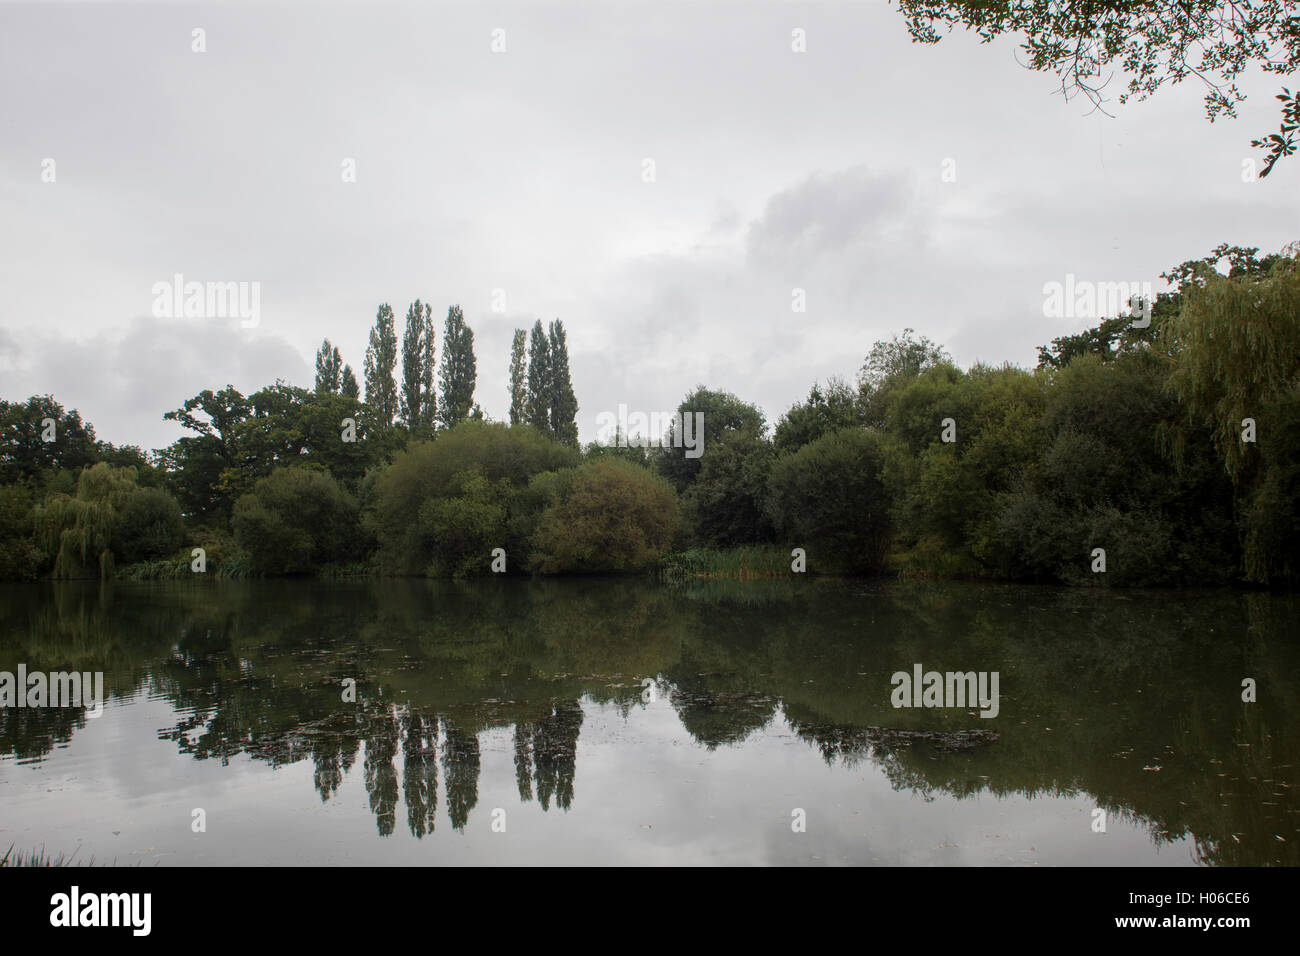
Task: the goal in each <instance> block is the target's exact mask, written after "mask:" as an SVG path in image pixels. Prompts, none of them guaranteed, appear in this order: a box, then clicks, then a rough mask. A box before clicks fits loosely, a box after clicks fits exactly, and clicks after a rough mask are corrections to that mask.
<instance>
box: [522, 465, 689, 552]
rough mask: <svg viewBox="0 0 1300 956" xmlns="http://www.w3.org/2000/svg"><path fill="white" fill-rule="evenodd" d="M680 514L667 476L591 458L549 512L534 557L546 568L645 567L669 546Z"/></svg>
mask: <svg viewBox="0 0 1300 956" xmlns="http://www.w3.org/2000/svg"><path fill="white" fill-rule="evenodd" d="M680 520H681V517H680V514H679V512H678V507H677V496H676V495H675V494H674V493H673V489H672V487H671V486H670V485H669V484H668V482H667V481H665V480H664V479H663V478H660V477H659V476H657V475H654V474H652V473H651V472H649V471H647V470H646V469H645V468H642V467H640V466H639V465H634V464H631V463H629V462H625V461H620V460H618V459H615V458H601V459H596V460H594V461H589V462H586V463H584V464H583V465H581V466H580V467H579V468H577V470H576V471H575V472H574V473H573V476H572V479H571V481H570V482H569V487H568V489H567V493H566V494H565V495H564V497H563V499H562V500H560V501H558V502H556V503H554V504H552V505H551V506H550V507H548V508H547V509H546V511H545V512H544V513H543V515H542V519H541V523H540V524H539V526H538V528H537V533H536V534H535V535H534V536H533V542H532V545H533V549H532V552H533V553H532V562H531V563H532V566H533V568H534V569H535V570H537V571H540V572H542V573H543V574H554V573H558V572H565V571H579V572H581V571H640V570H644V569H646V568H648V567H650V566H651V565H652V564H653V563H654V562H655V561H657V560H658V559H659V558H660V557H661V556H662V555H664V554H665V553H666V552H667V551H668V549H669V547H670V546H671V545H672V542H673V538H674V536H675V535H676V533H677V531H678V524H679V522H680Z"/></svg>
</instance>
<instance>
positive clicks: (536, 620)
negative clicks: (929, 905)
mask: <svg viewBox="0 0 1300 956" xmlns="http://www.w3.org/2000/svg"><path fill="white" fill-rule="evenodd" d="M1297 612H1300V599H1298V598H1297V597H1296V596H1294V595H1269V594H1231V593H1224V592H1211V591H1205V592H1201V591H1196V592H1186V591H1182V592H1169V591H1166V592H1158V591H1156V592H1147V591H1144V592H1131V591H1126V592H1121V591H1107V590H1065V589H1057V588H1047V587H1043V588H1038V587H1021V586H1003V585H991V584H920V585H904V584H897V583H880V582H867V583H863V582H843V581H828V580H809V581H799V582H789V581H774V582H700V583H698V584H693V585H688V586H685V587H667V586H661V585H657V584H652V583H648V582H643V581H629V580H625V579H606V578H598V579H577V580H550V581H535V582H530V581H524V580H505V581H495V580H494V581H485V582H482V583H475V584H464V585H459V584H448V583H435V582H427V581H380V582H374V581H363V582H343V583H338V582H314V581H268V582H252V583H222V582H204V583H202V584H189V583H185V584H182V583H159V584H122V583H118V584H113V585H107V586H102V587H101V586H100V585H80V584H61V585H54V584H48V583H46V584H40V585H28V586H9V585H6V586H3V587H0V670H7V671H10V672H16V670H17V666H18V665H19V664H20V663H21V664H25V665H26V666H27V668H28V671H29V672H30V671H36V670H41V671H57V670H68V669H74V668H75V669H76V670H80V671H103V672H104V682H105V690H106V691H107V693H108V695H109V697H110V699H109V702H108V704H107V706H106V708H105V711H104V713H103V715H102V716H100V717H98V718H87V716H86V715H85V713H84V711H79V710H74V709H70V708H69V709H46V710H31V709H27V708H24V709H21V710H19V709H12V708H11V709H6V710H2V711H0V855H3V852H4V850H5V849H7V848H8V847H9V846H10V845H11V844H12V845H13V846H14V847H15V849H16V850H31V849H35V848H39V847H44V848H45V850H46V851H47V852H49V853H51V854H57V853H65V854H73V853H75V854H76V857H75V858H76V859H77V860H79V861H88V860H90V859H91V858H93V859H94V860H95V862H97V863H108V862H116V863H118V864H136V863H140V862H143V863H144V864H145V865H153V864H155V863H158V864H160V865H162V866H176V865H216V864H234V865H261V864H298V863H304V864H347V863H377V864H410V865H429V864H496V863H521V864H544V863H564V864H568V863H611V864H697V863H698V864H713V863H726V864H768V863H780V864H809V865H821V864H867V865H871V864H878V865H972V864H977V865H1003V864H1008V865H1030V866H1032V865H1046V866H1051V865H1067V864H1082V865H1092V864H1121V865H1128V864H1132V865H1156V866H1187V865H1198V864H1200V865H1243V864H1244V865H1261V864H1287V865H1296V864H1298V863H1300V799H1297V796H1298V795H1300V774H1297V769H1296V768H1297V766H1298V765H1300V743H1298V738H1297V733H1296V731H1297V719H1298V718H1300V640H1297V630H1298V629H1297V624H1296V622H1297V620H1300V616H1298V613H1297ZM915 664H921V665H922V666H923V667H924V668H925V670H927V671H928V670H938V671H970V670H973V671H997V672H998V673H999V675H1000V681H999V690H1000V696H1001V699H1000V707H999V713H998V715H997V716H996V717H995V718H992V719H989V718H982V717H980V716H979V714H978V711H977V709H976V708H975V707H963V708H956V709H895V708H894V707H893V706H892V705H891V700H890V697H891V692H892V690H893V687H892V685H891V683H890V677H891V675H892V674H893V673H894V672H896V671H908V672H911V670H912V668H913V666H914V665H915ZM1247 677H1250V678H1254V679H1255V680H1256V681H1257V684H1258V692H1257V693H1258V701H1257V702H1255V703H1244V702H1243V701H1242V699H1241V693H1242V691H1241V683H1242V680H1243V679H1244V678H1247ZM347 679H354V680H355V681H356V700H355V702H354V703H353V702H347V701H344V700H343V687H344V682H345V681H346V680H347ZM972 731H974V732H977V733H972ZM197 808H202V810H203V811H204V814H205V817H206V832H202V833H195V832H193V829H192V820H193V813H194V811H195V809H197ZM1097 808H1100V809H1102V810H1104V811H1105V814H1106V829H1105V832H1104V833H1099V832H1094V830H1093V822H1094V819H1095V815H1094V810H1095V809H1097ZM798 811H802V815H801V814H799V813H798ZM801 817H802V818H803V819H805V820H806V829H805V830H804V831H803V832H797V827H796V826H795V825H794V824H795V823H796V821H797V820H798V819H800V818H801ZM494 823H495V827H494ZM503 827H504V832H500V831H501V830H502V828H503Z"/></svg>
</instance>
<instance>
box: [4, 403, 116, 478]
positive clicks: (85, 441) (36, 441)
mask: <svg viewBox="0 0 1300 956" xmlns="http://www.w3.org/2000/svg"><path fill="white" fill-rule="evenodd" d="M47 420H49V424H47ZM51 425H52V426H53V427H52V430H51ZM46 435H52V437H53V440H52V441H45V439H44V437H43V436H46ZM97 460H98V454H97V449H96V446H95V430H94V429H93V428H91V427H90V426H89V425H87V424H86V423H84V422H83V421H82V420H81V415H80V413H79V412H77V411H76V410H75V409H74V410H72V411H71V412H65V411H64V410H63V406H62V405H60V404H59V403H58V402H56V401H55V400H54V396H53V395H33V396H32V397H31V398H29V399H27V401H25V402H7V401H4V400H3V399H0V483H3V484H9V483H11V482H15V481H20V480H23V479H32V478H35V477H37V476H39V475H41V474H43V473H45V472H48V471H51V470H53V469H76V468H83V467H85V466H86V465H90V464H92V463H94V462H95V461H97Z"/></svg>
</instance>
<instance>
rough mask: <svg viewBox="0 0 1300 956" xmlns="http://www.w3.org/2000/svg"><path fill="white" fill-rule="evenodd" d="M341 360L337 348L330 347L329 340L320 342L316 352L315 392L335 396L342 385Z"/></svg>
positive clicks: (334, 346)
mask: <svg viewBox="0 0 1300 956" xmlns="http://www.w3.org/2000/svg"><path fill="white" fill-rule="evenodd" d="M342 375H343V359H342V357H341V356H340V355H339V350H338V346H336V345H331V344H330V340H329V339H326V340H325V341H323V342H321V344H320V348H319V349H317V350H316V391H317V392H322V393H325V394H329V395H337V394H338V391H339V388H340V387H341V385H342V381H341V378H342Z"/></svg>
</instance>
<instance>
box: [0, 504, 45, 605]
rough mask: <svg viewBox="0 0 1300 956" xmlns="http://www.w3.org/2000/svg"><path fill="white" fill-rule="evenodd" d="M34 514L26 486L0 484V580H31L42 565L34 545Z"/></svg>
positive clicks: (39, 550) (43, 561)
mask: <svg viewBox="0 0 1300 956" xmlns="http://www.w3.org/2000/svg"><path fill="white" fill-rule="evenodd" d="M35 531H36V514H35V511H34V510H33V502H32V492H31V490H30V489H29V488H28V487H27V486H26V485H21V484H12V485H0V581H31V580H34V579H35V578H36V576H37V575H38V574H39V573H40V570H41V567H42V566H43V565H44V563H45V553H44V552H43V551H41V549H40V548H38V547H37V546H36V537H35Z"/></svg>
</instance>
